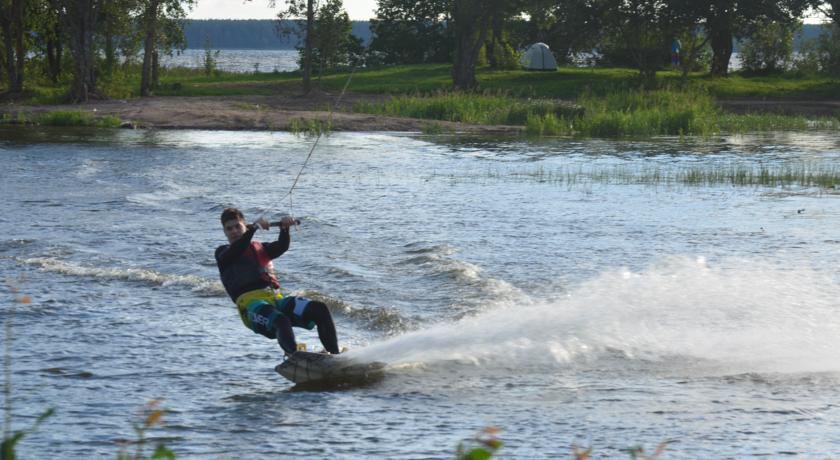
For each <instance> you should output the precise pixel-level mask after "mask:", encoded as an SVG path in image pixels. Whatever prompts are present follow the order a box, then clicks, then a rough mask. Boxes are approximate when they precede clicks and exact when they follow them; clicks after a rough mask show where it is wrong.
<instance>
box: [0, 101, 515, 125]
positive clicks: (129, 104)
mask: <svg viewBox="0 0 840 460" xmlns="http://www.w3.org/2000/svg"><path fill="white" fill-rule="evenodd" d="M337 96H338V95H337V94H333V93H329V92H316V93H313V94H312V95H310V96H307V97H304V96H302V95H299V94H281V95H276V96H265V95H250V96H200V97H167V96H159V97H149V98H136V99H120V100H104V101H92V102H89V103H87V104H61V105H60V104H44V105H19V104H6V105H3V106H0V116H2V117H4V119H6V120H7V121H8V122H15V121H16V120H21V121H23V120H31V119H35V118H37V117H38V116H41V115H43V114H46V113H50V112H55V111H67V110H75V111H83V112H86V113H90V114H92V115H94V116H95V117H105V116H109V117H117V118H119V119H120V120H122V122H123V124H124V126H125V127H137V128H155V129H213V130H260V131H266V130H267V131H295V130H298V129H300V127H301V126H307V125H309V124H311V123H313V122H317V123H320V124H321V125H322V126H326V125H327V124H329V126H330V129H331V130H333V131H394V132H397V131H409V132H419V131H424V130H427V129H428V128H429V126H430V123H431V122H430V121H429V120H422V119H416V118H405V117H393V116H380V115H369V114H364V113H353V112H352V107H353V106H354V104H356V103H358V102H360V101H366V102H377V101H381V100H383V99H385V98H386V96H381V95H371V94H356V93H347V94H345V96H344V99H343V100H342V101H341V103H340V104H339V106H338V107H336V110H335V111H334V112H333V113H332V114H331V113H330V110H329V106H330V105H331V104H332V103H333V101H334V100H335V99H337ZM434 125H435V129H436V130H437V129H440V130H445V131H451V132H462V133H469V134H486V135H494V134H517V133H519V132H521V131H522V129H523V127H521V126H502V125H478V124H468V123H453V122H446V121H435V122H434Z"/></svg>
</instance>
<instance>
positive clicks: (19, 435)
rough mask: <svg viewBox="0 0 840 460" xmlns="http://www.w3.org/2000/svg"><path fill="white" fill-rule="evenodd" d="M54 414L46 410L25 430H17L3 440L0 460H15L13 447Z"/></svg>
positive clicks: (0, 447)
mask: <svg viewBox="0 0 840 460" xmlns="http://www.w3.org/2000/svg"><path fill="white" fill-rule="evenodd" d="M54 413H55V410H54V409H47V410H46V411H45V412H44V413H43V414H41V415H39V416H38V418H36V419H35V423H34V424H33V425H32V426H31V427H29V428H28V429H25V430H18V431H15V432H13V433H11V434H10V435H9V436H8V437H4V438H3V442H2V443H0V459H2V460H15V458H17V457H16V454H15V447H16V446H17V444H18V443H19V442H20V441H21V440H23V438H24V437H26V435H27V434H29V433H31V432H33V431H35V429H37V428H38V426H39V425H41V423H43V422H44V420H46V419H48V418H50V417H52V415H53V414H54Z"/></svg>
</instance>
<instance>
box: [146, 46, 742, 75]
mask: <svg viewBox="0 0 840 460" xmlns="http://www.w3.org/2000/svg"><path fill="white" fill-rule="evenodd" d="M216 51H218V52H219V54H218V55H216V54H214V59H216V61H217V62H216V68H217V69H219V70H224V71H227V72H242V73H248V72H254V71H259V72H290V71H293V70H298V68H299V66H298V57H299V53H298V51H297V50H238V49H223V50H213V52H214V53H215V52H216ZM205 53H206V52H205V50H203V49H193V48H188V49H185V50H183V51H181V52H179V53H177V54H173V55H172V56H166V55H164V56H162V57H161V65H163V66H164V67H186V68H190V69H202V68H204V59H205ZM729 68H730V70H732V71H735V70H738V69H740V68H741V58H740V55H739V54H738V53H732V59H731V60H730V67H729Z"/></svg>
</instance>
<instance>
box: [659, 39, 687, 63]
mask: <svg viewBox="0 0 840 460" xmlns="http://www.w3.org/2000/svg"><path fill="white" fill-rule="evenodd" d="M660 49H661V48H660ZM680 51H682V43H681V42H680V39H679V38H676V37H674V40H673V41H672V42H671V67H672V68H673V69H674V70H677V69H679V68H680Z"/></svg>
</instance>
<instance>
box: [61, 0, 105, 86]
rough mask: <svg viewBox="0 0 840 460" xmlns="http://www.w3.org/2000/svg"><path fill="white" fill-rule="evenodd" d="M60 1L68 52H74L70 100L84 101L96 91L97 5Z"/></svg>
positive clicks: (94, 1) (91, 0) (86, 1)
mask: <svg viewBox="0 0 840 460" xmlns="http://www.w3.org/2000/svg"><path fill="white" fill-rule="evenodd" d="M61 3H62V4H63V5H64V8H62V11H63V13H61V23H62V27H63V28H64V29H65V30H66V31H67V36H68V37H69V38H70V40H69V44H70V53H71V54H72V55H73V83H72V85H71V87H70V99H71V100H72V101H74V102H87V100H88V98H89V97H90V96H91V94H92V93H93V92H95V91H96V77H95V74H94V50H93V33H94V30H95V27H96V18H97V15H98V14H99V5H98V3H97V0H65V1H63V2H61Z"/></svg>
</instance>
